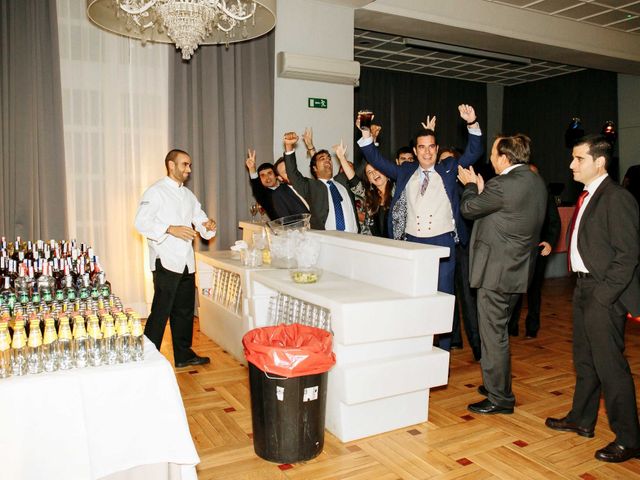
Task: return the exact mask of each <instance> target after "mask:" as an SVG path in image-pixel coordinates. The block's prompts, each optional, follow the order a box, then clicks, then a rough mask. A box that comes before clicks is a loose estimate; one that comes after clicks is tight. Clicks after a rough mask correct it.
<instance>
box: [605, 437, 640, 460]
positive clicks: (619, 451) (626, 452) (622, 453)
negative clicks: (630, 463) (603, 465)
mask: <svg viewBox="0 0 640 480" xmlns="http://www.w3.org/2000/svg"><path fill="white" fill-rule="evenodd" d="M595 456H596V459H597V460H602V461H603V462H611V463H620V462H626V461H627V460H631V459H632V458H640V447H636V448H629V447H623V446H622V445H618V444H617V443H616V442H611V443H610V444H609V445H607V446H606V447H604V448H601V449H600V450H597V451H596V455H595Z"/></svg>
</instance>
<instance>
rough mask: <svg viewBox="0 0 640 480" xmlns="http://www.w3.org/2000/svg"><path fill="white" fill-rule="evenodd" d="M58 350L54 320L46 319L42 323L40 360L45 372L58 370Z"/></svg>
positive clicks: (51, 318)
mask: <svg viewBox="0 0 640 480" xmlns="http://www.w3.org/2000/svg"><path fill="white" fill-rule="evenodd" d="M58 348H59V345H58V334H57V333H56V326H55V320H54V318H53V317H47V319H46V320H45V322H44V338H43V340H42V358H43V364H44V371H45V372H53V371H55V370H57V369H58V357H59V352H58Z"/></svg>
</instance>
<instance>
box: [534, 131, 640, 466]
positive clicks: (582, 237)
mask: <svg viewBox="0 0 640 480" xmlns="http://www.w3.org/2000/svg"><path fill="white" fill-rule="evenodd" d="M611 150H612V148H611V145H610V144H609V143H608V142H607V140H606V138H605V137H604V136H602V135H588V136H586V137H583V138H582V139H580V140H578V142H577V143H576V145H575V146H574V147H573V153H572V157H573V159H572V161H571V165H570V166H569V168H571V170H572V171H573V179H574V180H576V181H577V182H580V183H583V184H584V190H583V191H582V193H581V194H580V197H579V198H578V202H577V204H576V209H575V212H574V217H573V218H572V221H571V226H570V228H569V232H568V233H567V236H568V241H569V253H568V254H569V267H570V269H571V271H573V272H575V273H576V276H577V280H576V287H575V290H574V293H573V364H574V367H575V369H576V387H575V391H574V394H573V405H572V407H571V411H570V412H569V413H568V414H567V416H566V417H564V418H560V419H557V418H547V421H546V423H545V424H546V426H547V427H549V428H552V429H554V430H560V431H562V432H573V433H577V434H578V435H581V436H583V437H588V438H591V437H593V436H594V427H595V424H596V419H597V417H598V407H599V404H600V394H601V393H602V394H603V395H604V402H605V406H606V409H607V416H608V417H609V425H610V426H611V430H612V431H613V432H614V433H615V435H616V438H615V441H613V442H611V443H609V444H608V445H607V446H606V447H604V448H601V449H600V450H597V451H596V453H595V457H596V459H598V460H602V461H604V462H624V461H626V460H629V459H631V458H636V457H640V426H639V425H638V410H637V406H636V394H635V386H634V382H633V377H632V376H631V371H630V369H629V364H628V362H627V360H626V359H625V357H624V327H625V320H626V317H627V315H628V314H630V315H632V316H638V314H639V313H640V280H639V277H638V275H639V274H638V255H639V254H640V234H639V232H638V228H639V227H638V204H637V203H636V201H635V199H634V198H633V196H632V195H631V194H630V193H629V192H627V191H626V190H625V189H624V188H622V187H620V186H619V185H617V184H616V183H615V182H614V181H613V180H611V178H609V176H608V174H607V167H608V165H609V161H610V159H611Z"/></svg>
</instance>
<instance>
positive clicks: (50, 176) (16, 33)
mask: <svg viewBox="0 0 640 480" xmlns="http://www.w3.org/2000/svg"><path fill="white" fill-rule="evenodd" d="M0 119H1V121H0V184H1V185H2V193H1V194H0V198H1V200H0V201H1V202H2V206H1V207H0V230H1V232H2V235H5V236H7V237H8V238H13V237H15V236H17V235H19V236H21V237H23V238H24V239H49V238H65V237H66V236H67V208H66V186H65V165H64V132H63V123H62V95H61V86H60V56H59V52H58V25H57V17H56V1H55V0H19V1H16V0H0Z"/></svg>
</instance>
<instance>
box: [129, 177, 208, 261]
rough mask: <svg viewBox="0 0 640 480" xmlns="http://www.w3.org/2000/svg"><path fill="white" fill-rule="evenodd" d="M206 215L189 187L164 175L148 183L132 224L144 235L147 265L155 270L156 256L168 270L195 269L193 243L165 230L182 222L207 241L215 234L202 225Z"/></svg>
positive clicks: (206, 218)
mask: <svg viewBox="0 0 640 480" xmlns="http://www.w3.org/2000/svg"><path fill="white" fill-rule="evenodd" d="M208 219H209V218H208V217H207V214H206V213H204V212H203V211H202V207H201V205H200V202H198V199H197V198H196V196H195V195H194V194H193V192H192V191H191V190H189V189H188V188H187V187H185V186H184V184H178V183H177V182H176V181H175V180H172V179H171V178H169V177H168V176H167V177H164V178H162V179H160V180H158V181H157V182H156V183H154V184H153V185H151V186H150V187H149V188H148V189H147V191H146V192H144V194H143V195H142V199H141V200H140V204H139V205H138V211H137V213H136V219H135V222H134V223H135V227H136V229H137V230H138V232H140V234H142V235H144V236H145V237H146V238H147V244H148V246H149V266H150V267H151V271H154V270H155V269H156V259H157V258H159V259H160V262H161V263H162V266H163V267H164V268H166V269H167V270H170V271H172V272H176V273H182V272H183V271H184V267H185V266H186V267H188V269H189V273H193V272H195V258H194V254H193V242H192V241H190V240H182V239H181V238H178V237H174V236H173V235H169V234H168V233H167V229H168V228H169V227H170V226H171V225H182V226H185V227H191V226H193V228H195V229H196V231H197V232H198V233H199V234H200V236H201V237H202V238H204V239H205V240H209V239H210V238H213V237H214V236H215V234H216V232H215V230H214V231H208V230H207V229H206V228H204V226H203V225H202V224H203V223H204V222H206V221H207V220H208Z"/></svg>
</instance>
